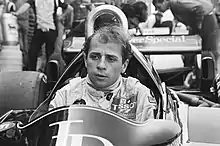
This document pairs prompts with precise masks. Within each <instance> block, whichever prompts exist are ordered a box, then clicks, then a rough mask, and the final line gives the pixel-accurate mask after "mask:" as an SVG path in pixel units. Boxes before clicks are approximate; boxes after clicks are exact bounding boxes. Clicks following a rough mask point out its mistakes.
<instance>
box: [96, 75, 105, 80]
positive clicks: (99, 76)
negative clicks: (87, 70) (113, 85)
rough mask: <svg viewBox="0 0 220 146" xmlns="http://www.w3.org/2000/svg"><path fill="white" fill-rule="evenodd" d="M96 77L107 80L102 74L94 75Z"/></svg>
mask: <svg viewBox="0 0 220 146" xmlns="http://www.w3.org/2000/svg"><path fill="white" fill-rule="evenodd" d="M96 77H98V78H102V79H103V78H107V76H106V75H102V74H96Z"/></svg>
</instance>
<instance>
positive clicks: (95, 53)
mask: <svg viewBox="0 0 220 146" xmlns="http://www.w3.org/2000/svg"><path fill="white" fill-rule="evenodd" d="M90 54H92V55H100V53H98V52H91V53H90Z"/></svg>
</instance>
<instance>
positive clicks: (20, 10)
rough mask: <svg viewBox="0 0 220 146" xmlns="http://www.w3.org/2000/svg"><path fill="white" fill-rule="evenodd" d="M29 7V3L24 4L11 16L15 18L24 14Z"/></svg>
mask: <svg viewBox="0 0 220 146" xmlns="http://www.w3.org/2000/svg"><path fill="white" fill-rule="evenodd" d="M30 6H31V5H30V4H29V3H24V4H23V5H22V6H21V7H20V8H19V9H18V10H17V11H16V12H13V13H12V14H13V15H15V16H18V15H21V14H23V13H24V12H26V11H27V10H28V9H29V8H30Z"/></svg>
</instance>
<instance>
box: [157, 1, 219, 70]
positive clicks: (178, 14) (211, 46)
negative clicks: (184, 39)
mask: <svg viewBox="0 0 220 146" xmlns="http://www.w3.org/2000/svg"><path fill="white" fill-rule="evenodd" d="M153 4H154V6H155V7H156V9H158V10H159V11H161V12H165V11H166V10H167V9H170V10H171V11H172V13H173V15H174V17H175V18H176V19H177V20H178V21H179V22H182V23H183V24H185V25H186V26H190V28H191V29H192V33H193V34H199V35H200V36H201V38H202V51H203V52H208V53H210V54H211V55H212V56H213V58H214V60H215V72H217V73H219V72H220V49H219V47H218V35H219V34H218V31H219V30H218V28H219V27H218V23H217V19H216V16H215V13H214V6H213V4H212V3H211V1H209V0H153Z"/></svg>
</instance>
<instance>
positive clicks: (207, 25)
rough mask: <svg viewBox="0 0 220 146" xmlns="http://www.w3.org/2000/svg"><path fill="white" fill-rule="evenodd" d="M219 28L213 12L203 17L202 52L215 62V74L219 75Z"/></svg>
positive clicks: (201, 32)
mask: <svg viewBox="0 0 220 146" xmlns="http://www.w3.org/2000/svg"><path fill="white" fill-rule="evenodd" d="M219 32H220V31H219V26H218V22H217V18H216V15H215V14H214V12H211V13H210V14H208V15H206V16H204V19H203V23H202V29H201V31H200V36H201V38H202V51H203V53H204V54H207V53H208V54H211V56H213V57H214V61H215V74H216V73H220V48H219V43H220V42H219Z"/></svg>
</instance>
